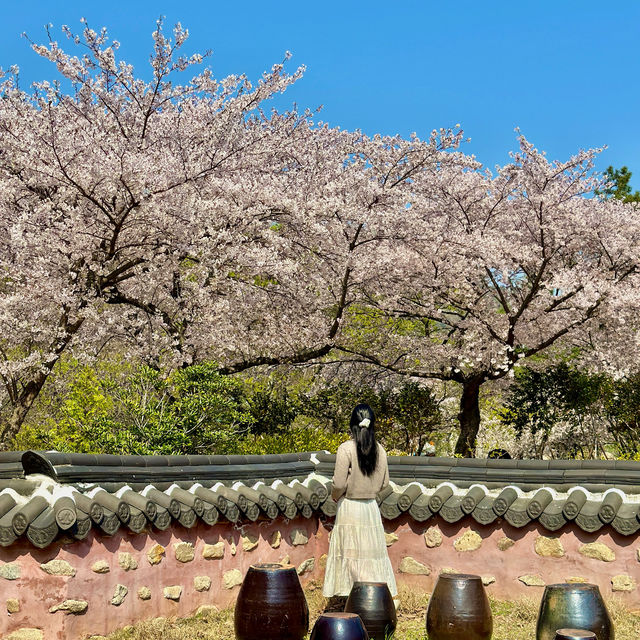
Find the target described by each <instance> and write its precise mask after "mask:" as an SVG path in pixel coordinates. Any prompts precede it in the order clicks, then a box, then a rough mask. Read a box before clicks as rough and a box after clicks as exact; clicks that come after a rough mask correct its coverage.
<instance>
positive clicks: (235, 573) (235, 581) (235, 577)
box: [222, 569, 242, 589]
mask: <svg viewBox="0 0 640 640" xmlns="http://www.w3.org/2000/svg"><path fill="white" fill-rule="evenodd" d="M239 584H242V574H241V573H240V571H239V570H238V569H231V571H225V573H224V575H223V576H222V586H223V587H224V588H225V589H233V587H237V586H238V585H239Z"/></svg>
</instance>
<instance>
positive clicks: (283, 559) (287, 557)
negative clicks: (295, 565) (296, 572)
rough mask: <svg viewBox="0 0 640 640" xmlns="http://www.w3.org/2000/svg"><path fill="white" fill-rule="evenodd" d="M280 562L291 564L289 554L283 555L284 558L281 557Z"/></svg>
mask: <svg viewBox="0 0 640 640" xmlns="http://www.w3.org/2000/svg"><path fill="white" fill-rule="evenodd" d="M280 564H291V558H290V557H289V556H288V555H286V556H282V558H280Z"/></svg>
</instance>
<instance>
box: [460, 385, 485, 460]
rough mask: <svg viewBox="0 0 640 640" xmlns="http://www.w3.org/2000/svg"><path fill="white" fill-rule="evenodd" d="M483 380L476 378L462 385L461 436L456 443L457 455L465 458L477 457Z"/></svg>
mask: <svg viewBox="0 0 640 640" xmlns="http://www.w3.org/2000/svg"><path fill="white" fill-rule="evenodd" d="M482 382H483V378H482V377H480V376H476V377H474V378H469V379H467V380H465V381H464V382H463V383H462V396H461V397H460V413H458V421H459V422H460V435H459V436H458V441H457V442H456V448H455V454H456V455H460V456H462V457H464V458H473V457H474V456H475V448H476V438H477V437H478V431H479V430H480V403H479V399H480V385H481V384H482Z"/></svg>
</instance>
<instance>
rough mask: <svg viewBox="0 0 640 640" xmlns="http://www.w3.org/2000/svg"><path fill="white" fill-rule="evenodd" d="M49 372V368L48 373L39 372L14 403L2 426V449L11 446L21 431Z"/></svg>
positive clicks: (0, 434) (0, 433) (0, 441)
mask: <svg viewBox="0 0 640 640" xmlns="http://www.w3.org/2000/svg"><path fill="white" fill-rule="evenodd" d="M49 373H50V370H49V369H47V372H46V373H45V372H40V373H38V374H37V375H36V376H35V377H34V379H32V380H29V382H28V383H27V385H26V386H25V388H24V389H23V390H22V393H20V395H19V396H18V400H17V402H16V403H15V404H14V405H13V411H12V412H11V415H10V416H9V418H8V419H7V421H6V422H5V423H4V424H3V425H2V426H1V427H0V429H1V430H0V451H7V450H8V449H9V448H10V447H11V443H12V441H13V439H14V438H15V437H16V435H17V434H18V431H20V427H21V426H22V423H23V422H24V419H25V418H26V417H27V414H28V413H29V410H30V409H31V407H32V406H33V403H34V402H35V399H36V398H37V397H38V394H39V393H40V391H41V390H42V387H43V385H44V383H45V382H46V380H47V378H48V377H49Z"/></svg>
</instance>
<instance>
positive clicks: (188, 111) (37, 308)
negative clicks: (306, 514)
mask: <svg viewBox="0 0 640 640" xmlns="http://www.w3.org/2000/svg"><path fill="white" fill-rule="evenodd" d="M65 33H66V34H67V36H68V37H69V38H70V39H71V40H72V42H73V43H74V44H76V45H77V46H79V47H82V48H84V53H83V55H81V56H79V57H76V56H73V55H71V54H68V53H66V52H64V51H63V50H62V49H61V48H60V47H59V45H58V44H57V43H56V42H55V41H54V40H53V39H51V40H50V42H49V44H48V45H47V46H40V45H34V49H35V51H36V52H37V53H38V54H39V55H41V56H43V57H45V58H48V59H49V60H51V61H52V62H53V63H55V65H56V66H57V69H58V71H59V73H60V74H61V75H62V79H63V81H62V83H61V84H55V83H53V84H49V83H41V84H39V85H36V86H35V87H34V89H33V91H32V92H30V93H27V92H24V91H21V90H20V89H19V88H18V86H17V83H16V79H15V78H14V77H13V76H12V75H8V76H5V77H4V79H3V84H2V87H1V90H0V91H1V96H2V99H1V100H0V217H1V218H2V224H0V270H1V275H0V292H1V296H0V326H1V327H2V335H0V376H1V380H2V382H3V387H4V398H3V402H4V403H5V405H6V406H7V407H8V408H9V409H8V411H7V414H8V417H7V418H6V419H5V420H4V422H3V424H2V428H1V430H0V436H1V439H2V442H3V443H4V445H5V446H7V445H8V444H9V440H10V439H11V437H12V436H13V435H15V433H16V432H17V431H18V430H19V428H20V425H21V424H22V422H23V421H24V419H25V416H26V415H27V413H28V411H29V409H30V407H31V406H32V404H33V402H34V400H35V398H36V397H37V396H38V394H39V392H40V390H41V389H42V387H43V385H44V384H45V382H46V381H47V379H48V377H49V376H50V374H51V372H52V371H53V369H54V367H55V366H56V363H57V362H58V361H59V359H60V357H61V354H63V353H64V352H66V351H69V350H72V351H73V352H74V353H77V354H78V355H82V356H87V357H90V356H91V355H95V353H97V352H99V350H100V349H105V348H109V344H110V343H115V344H117V348H118V350H119V351H121V352H123V353H124V355H125V356H127V357H131V358H143V359H144V360H145V361H146V362H148V363H152V364H153V365H154V366H183V365H185V364H190V363H194V362H199V361H202V360H205V359H211V360H214V361H216V362H217V363H219V367H220V369H219V370H220V371H221V372H222V373H228V374H231V373H236V372H239V371H243V370H246V369H249V368H251V367H256V366H262V365H281V364H293V365H295V364H300V363H317V364H320V365H324V366H326V365H327V364H329V363H333V362H349V363H355V364H356V365H367V366H373V367H376V368H379V369H382V370H386V371H389V372H392V373H394V374H398V375H402V376H411V377H414V378H418V379H420V378H422V379H425V380H426V379H435V380H444V381H453V382H456V383H458V384H459V385H460V387H461V400H460V413H459V419H460V438H459V440H458V443H457V445H456V452H457V453H459V454H461V455H472V454H473V449H474V441H475V437H476V434H477V431H478V427H479V421H480V417H479V409H478V398H479V392H480V388H481V386H482V385H483V384H485V383H486V382H489V381H492V380H497V379H500V378H503V377H505V376H507V375H508V374H509V373H510V372H512V370H513V368H514V367H515V366H516V365H517V364H518V362H520V361H521V360H522V359H525V358H531V357H533V356H535V355H538V354H541V353H549V354H556V353H559V352H562V350H565V352H566V350H569V349H572V348H575V347H576V346H577V347H580V349H581V351H580V352H581V353H582V354H583V356H585V357H589V358H591V360H592V362H593V363H594V364H598V366H606V367H609V368H613V367H615V368H617V370H620V367H621V366H623V364H622V363H623V361H624V355H625V354H627V355H628V354H629V353H632V349H635V347H636V339H635V334H634V332H633V330H634V328H635V327H636V326H637V322H636V317H637V311H638V295H637V292H638V282H637V280H638V274H637V270H636V265H637V263H638V255H637V252H638V246H640V242H639V240H640V236H639V229H638V222H637V220H636V218H635V217H634V215H633V214H632V212H631V210H630V209H629V205H625V204H624V203H621V202H618V201H614V200H608V201H603V200H600V199H598V198H593V197H589V196H590V195H591V194H593V192H594V190H595V189H597V188H598V187H602V185H601V184H600V183H599V181H598V179H597V177H594V176H593V175H592V161H593V155H594V154H593V152H581V153H579V154H578V155H576V156H575V157H574V158H571V159H570V160H568V161H567V162H564V163H555V162H549V161H548V160H547V159H546V158H545V156H544V154H543V153H541V152H539V151H538V150H536V149H535V148H534V147H533V146H532V145H531V144H530V143H529V142H527V141H526V140H525V139H524V138H521V139H520V150H519V152H518V153H516V154H514V157H513V159H512V162H511V163H510V164H508V165H507V166H505V167H503V168H501V169H499V170H497V171H496V173H495V175H494V174H492V173H491V172H488V171H486V170H485V169H484V168H483V167H482V166H481V165H480V164H479V163H478V162H477V161H476V160H475V159H474V158H472V157H469V156H467V155H465V154H463V153H461V152H460V151H459V144H460V142H461V139H462V133H461V131H460V130H459V128H457V127H456V128H454V129H453V130H449V129H443V130H439V131H434V132H433V133H432V134H431V136H430V137H429V138H428V139H427V140H421V139H419V138H418V137H416V136H412V137H409V138H402V137H400V136H372V137H368V136H365V135H363V134H362V133H361V132H357V131H356V132H349V131H341V130H339V129H335V128H330V127H329V126H327V125H325V124H322V123H315V122H314V121H313V120H312V114H310V113H308V112H304V113H299V112H298V111H297V110H295V109H293V110H290V111H286V112H283V113H278V112H276V111H274V110H271V111H269V112H267V111H266V110H265V109H266V108H265V106H264V105H265V101H267V100H268V99H269V98H271V97H273V96H274V95H276V94H278V93H280V92H282V91H284V90H286V88H287V87H289V86H290V85H291V84H292V83H293V82H295V81H296V80H297V79H298V78H299V77H300V76H301V74H302V72H303V69H298V70H296V71H295V72H294V73H293V74H288V73H287V72H285V70H284V68H283V65H276V66H274V67H273V68H272V70H271V71H270V72H269V73H266V74H264V76H263V77H262V79H261V80H260V81H259V82H258V83H257V84H256V85H255V86H254V85H252V84H251V83H250V82H249V81H248V80H247V78H245V77H244V76H231V77H229V78H226V79H223V80H216V79H215V78H214V76H213V74H212V72H211V71H210V70H208V69H205V70H203V71H201V72H200V73H198V74H196V75H195V76H194V77H193V78H191V79H190V80H189V81H187V82H184V83H181V84H178V83H177V78H179V77H180V76H179V74H180V73H181V72H188V71H189V70H191V69H192V68H193V67H194V66H195V65H198V64H199V63H200V62H201V61H202V59H203V58H202V56H198V55H195V56H191V57H185V56H183V55H182V54H181V51H182V47H183V45H184V42H185V40H186V37H187V32H186V31H185V30H183V29H182V28H181V27H180V26H179V25H178V26H177V27H176V28H175V30H174V34H173V40H170V39H169V38H167V37H166V36H165V35H164V34H163V31H162V25H161V24H159V25H158V26H157V28H156V30H155V32H154V43H155V47H154V53H153V55H152V56H151V78H150V79H147V80H144V79H141V78H140V77H138V76H137V75H136V74H135V73H134V70H133V68H132V67H131V66H129V65H127V64H126V63H124V62H121V61H118V60H117V59H116V52H117V48H118V45H117V43H116V42H110V41H109V40H108V38H107V33H106V31H104V30H103V31H101V32H99V33H97V32H95V31H93V30H91V29H90V28H89V27H88V26H87V27H86V28H85V29H84V32H83V34H82V37H77V36H74V35H73V34H72V33H71V32H70V31H69V30H68V29H65ZM64 87H70V90H66V91H65V89H64Z"/></svg>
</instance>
